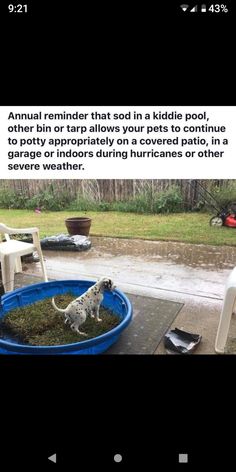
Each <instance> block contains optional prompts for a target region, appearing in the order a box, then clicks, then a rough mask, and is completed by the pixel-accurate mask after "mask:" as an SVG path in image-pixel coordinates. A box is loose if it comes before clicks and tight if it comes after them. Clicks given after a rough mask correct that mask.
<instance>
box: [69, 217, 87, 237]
mask: <svg viewBox="0 0 236 472" xmlns="http://www.w3.org/2000/svg"><path fill="white" fill-rule="evenodd" d="M91 223H92V219H91V218H89V217H85V216H78V217H77V216H73V217H71V218H66V220H65V225H66V228H67V231H68V233H69V235H70V236H74V235H76V234H82V235H83V236H88V235H89V231H90V226H91Z"/></svg>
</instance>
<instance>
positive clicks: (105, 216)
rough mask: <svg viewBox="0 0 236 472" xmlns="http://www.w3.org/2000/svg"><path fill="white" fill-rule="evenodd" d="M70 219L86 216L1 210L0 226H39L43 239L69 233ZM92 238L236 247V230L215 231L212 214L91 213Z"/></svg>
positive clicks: (80, 214) (218, 229) (82, 214)
mask: <svg viewBox="0 0 236 472" xmlns="http://www.w3.org/2000/svg"><path fill="white" fill-rule="evenodd" d="M69 216H85V213H80V212H69V211H60V212H42V213H41V214H39V215H38V214H36V213H34V212H33V211H31V210H1V209H0V222H2V223H5V224H6V225H8V226H12V227H15V228H23V227H29V226H37V227H38V228H39V230H40V236H41V237H43V236H51V235H54V234H57V233H66V232H67V231H66V227H65V224H64V220H65V219H66V218H67V217H69ZM86 216H90V217H91V218H92V226H91V231H90V234H91V236H114V237H123V238H142V239H153V240H165V241H183V242H187V243H200V244H213V245H224V244H227V245H231V246H235V245H236V229H233V228H226V227H223V228H212V227H210V226H209V219H210V216H212V215H209V214H206V213H179V214H171V215H137V214H135V213H121V212H113V211H112V212H110V211H109V212H89V213H87V214H86Z"/></svg>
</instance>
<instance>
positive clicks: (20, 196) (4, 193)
mask: <svg viewBox="0 0 236 472" xmlns="http://www.w3.org/2000/svg"><path fill="white" fill-rule="evenodd" d="M28 198H29V197H28V195H26V193H24V192H15V191H14V190H11V189H9V188H6V189H0V208H8V209H11V208H13V209H20V208H25V205H26V202H27V200H28Z"/></svg>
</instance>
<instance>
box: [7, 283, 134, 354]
mask: <svg viewBox="0 0 236 472" xmlns="http://www.w3.org/2000/svg"><path fill="white" fill-rule="evenodd" d="M94 283H95V282H91V281H89V280H59V281H52V282H43V283H39V284H34V285H28V286H27V287H23V288H19V289H17V290H14V291H13V292H9V293H6V294H5V295H3V296H2V299H1V307H0V318H2V317H4V316H5V315H6V314H7V312H8V311H10V310H13V309H14V308H20V307H22V306H24V305H29V304H31V303H34V302H37V301H40V300H43V299H44V298H51V297H54V296H55V295H60V294H64V293H68V292H70V293H73V294H74V295H75V297H78V296H80V295H81V294H82V293H84V292H86V290H88V288H89V287H91V285H93V284H94ZM102 306H103V307H104V308H109V309H110V310H112V311H113V312H114V313H115V314H116V315H118V316H119V318H120V324H119V325H118V326H116V327H115V328H113V329H112V330H110V331H108V332H107V333H105V334H102V335H101V336H97V337H95V338H92V339H88V340H85V341H80V342H78V343H73V344H63V345H57V346H31V345H29V344H27V345H26V344H18V343H16V341H11V340H10V339H1V338H0V354H30V355H34V354H38V355H44V354H45V355H49V354H53V355H56V354H75V355H78V354H100V353H102V352H104V351H106V350H107V349H108V348H109V347H110V346H111V345H112V344H114V343H115V342H116V341H117V339H118V338H119V336H120V334H121V333H122V331H123V330H124V329H125V328H126V327H127V326H128V324H129V323H130V321H131V319H132V314H133V309H132V305H131V303H130V301H129V300H128V298H127V297H126V296H125V294H124V293H122V292H121V291H120V290H117V289H115V290H113V291H112V292H109V291H105V292H104V298H103V302H102Z"/></svg>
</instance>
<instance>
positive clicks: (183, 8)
mask: <svg viewBox="0 0 236 472" xmlns="http://www.w3.org/2000/svg"><path fill="white" fill-rule="evenodd" d="M188 7H189V5H180V8H182V10H183V11H186V10H187V9H188Z"/></svg>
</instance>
